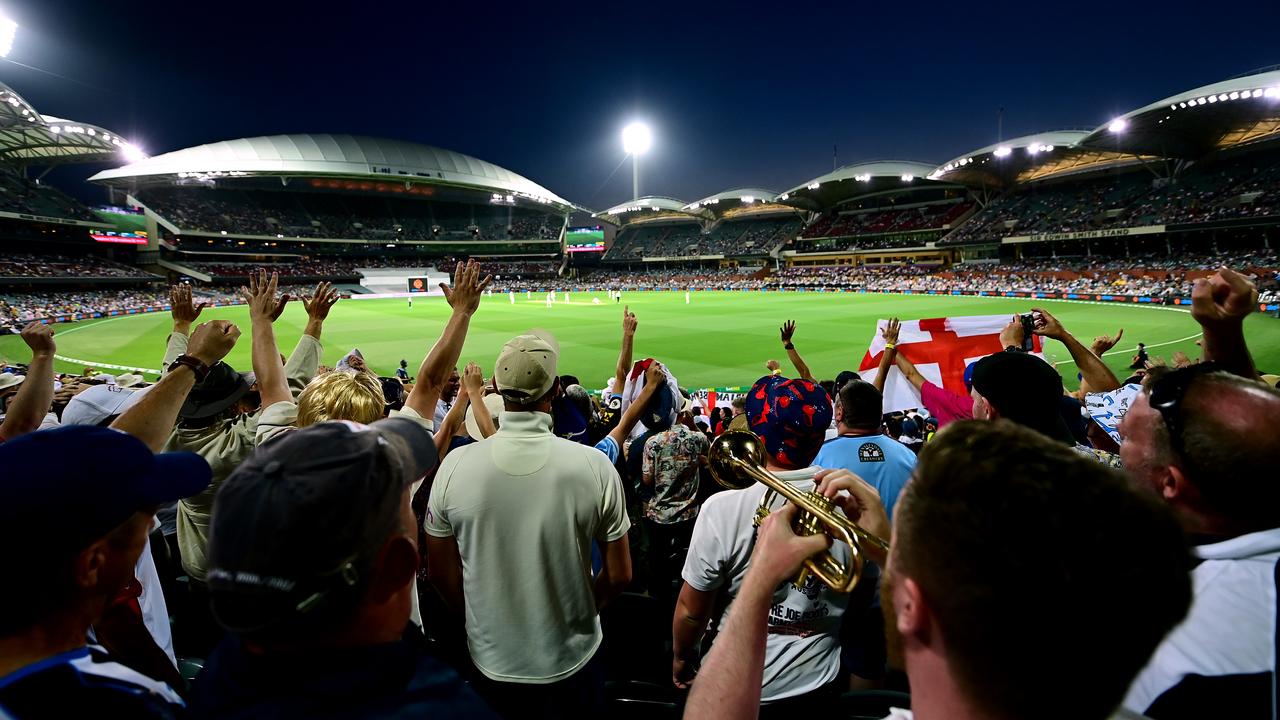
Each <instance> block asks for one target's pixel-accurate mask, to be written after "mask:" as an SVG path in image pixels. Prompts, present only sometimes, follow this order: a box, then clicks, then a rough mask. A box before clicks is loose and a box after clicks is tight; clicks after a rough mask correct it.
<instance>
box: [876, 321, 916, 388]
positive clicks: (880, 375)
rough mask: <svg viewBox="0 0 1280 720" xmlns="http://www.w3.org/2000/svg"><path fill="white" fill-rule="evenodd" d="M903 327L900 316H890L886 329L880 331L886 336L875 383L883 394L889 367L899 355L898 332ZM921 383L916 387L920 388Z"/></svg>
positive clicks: (881, 334) (883, 336) (882, 335)
mask: <svg viewBox="0 0 1280 720" xmlns="http://www.w3.org/2000/svg"><path fill="white" fill-rule="evenodd" d="M901 329H902V323H901V322H899V321H898V318H889V322H887V323H885V326H884V329H882V330H881V331H880V337H882V338H884V352H882V353H880V368H879V369H878V370H876V381H875V382H874V383H873V384H874V385H875V386H876V390H879V391H880V394H881V395H883V394H884V383H885V381H886V380H887V379H888V377H889V368H890V367H892V366H893V361H894V358H896V357H898V333H899V332H900V331H901ZM912 369H913V370H914V369H915V368H914V367H913V368H912ZM923 384H924V381H923V380H921V382H920V385H923ZM920 385H917V386H916V388H917V389H919V387H920Z"/></svg>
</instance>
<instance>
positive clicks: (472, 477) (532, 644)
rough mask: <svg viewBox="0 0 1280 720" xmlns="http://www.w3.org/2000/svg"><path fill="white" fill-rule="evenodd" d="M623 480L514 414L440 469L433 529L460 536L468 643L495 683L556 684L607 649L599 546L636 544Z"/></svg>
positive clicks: (595, 453)
mask: <svg viewBox="0 0 1280 720" xmlns="http://www.w3.org/2000/svg"><path fill="white" fill-rule="evenodd" d="M630 527H631V522H630V521H629V520H628V519H627V511H626V503H625V500H624V499H623V492H622V481H621V480H620V479H619V478H618V473H617V471H616V470H614V469H613V466H612V465H611V464H610V463H609V460H608V458H606V457H605V456H604V454H603V453H601V452H600V451H599V450H596V449H595V448H593V447H590V446H587V445H582V444H579V443H575V442H572V441H569V440H565V439H564V438H558V437H556V436H555V435H553V434H552V432H551V416H550V415H547V414H546V413H539V412H504V413H502V415H501V416H500V422H499V427H498V432H497V433H496V434H495V435H493V436H491V437H489V438H486V439H485V440H481V441H480V442H477V443H472V444H470V445H465V446H463V447H461V448H457V449H455V450H453V451H451V452H450V453H449V454H448V455H446V456H445V459H444V462H442V463H441V464H440V470H439V472H438V473H437V475H436V479H435V484H434V485H432V487H431V499H430V501H429V502H428V505H427V517H426V522H425V529H426V531H427V533H428V534H430V535H432V536H433V537H441V538H443V537H455V538H457V541H458V552H459V554H460V555H461V557H462V589H463V596H464V598H465V600H466V618H467V619H466V622H467V646H468V648H469V649H470V651H471V660H472V662H474V663H475V665H476V667H477V668H479V670H480V672H482V673H484V674H485V675H486V676H487V677H489V678H491V679H493V680H498V681H502V682H515V683H535V684H545V683H553V682H556V681H558V680H563V679H565V678H567V677H569V676H570V675H572V674H573V673H575V672H577V671H578V670H579V669H581V668H582V666H583V665H585V664H586V663H587V661H588V660H590V659H591V657H592V655H594V654H595V652H596V649H597V648H599V647H600V641H601V639H602V637H603V636H602V635H601V632H600V618H599V616H598V615H597V613H596V605H595V594H594V592H593V590H592V584H593V581H592V577H591V545H592V542H593V541H596V540H598V541H600V542H613V541H615V540H619V539H622V538H624V537H626V534H627V530H628V529H630Z"/></svg>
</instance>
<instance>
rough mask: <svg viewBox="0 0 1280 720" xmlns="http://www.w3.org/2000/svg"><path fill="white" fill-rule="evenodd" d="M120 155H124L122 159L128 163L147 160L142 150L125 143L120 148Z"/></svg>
mask: <svg viewBox="0 0 1280 720" xmlns="http://www.w3.org/2000/svg"><path fill="white" fill-rule="evenodd" d="M120 154H121V155H124V159H125V160H128V161H129V162H138V161H139V160H146V159H147V154H146V153H144V152H142V150H141V149H139V148H138V147H137V146H136V145H132V144H130V143H125V144H124V145H122V146H120Z"/></svg>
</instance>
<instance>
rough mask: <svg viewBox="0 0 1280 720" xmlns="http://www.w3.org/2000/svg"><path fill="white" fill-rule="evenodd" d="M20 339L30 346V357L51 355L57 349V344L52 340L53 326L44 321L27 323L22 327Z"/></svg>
mask: <svg viewBox="0 0 1280 720" xmlns="http://www.w3.org/2000/svg"><path fill="white" fill-rule="evenodd" d="M21 334H22V341H23V342H25V343H26V344H27V347H29V348H31V357H33V358H34V357H36V356H44V357H53V354H54V353H55V352H57V351H58V346H57V344H56V343H54V342H53V326H52V325H45V324H44V323H38V322H33V323H27V325H26V327H24V328H22V333H21Z"/></svg>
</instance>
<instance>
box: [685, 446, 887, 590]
mask: <svg viewBox="0 0 1280 720" xmlns="http://www.w3.org/2000/svg"><path fill="white" fill-rule="evenodd" d="M766 457H767V453H766V451H765V447H764V441H763V440H761V439H760V437H759V436H758V435H756V434H755V433H753V432H750V431H747V430H730V431H728V432H725V433H724V434H722V435H721V436H720V437H718V438H716V439H715V442H713V443H712V444H711V450H710V452H709V453H708V454H707V461H708V465H709V466H710V470H711V477H712V478H714V479H715V481H716V482H717V483H719V484H720V485H722V486H724V487H726V488H729V489H730V490H743V489H746V488H749V487H751V486H752V485H753V484H755V483H757V482H758V483H762V484H764V485H765V486H766V487H768V488H769V490H768V492H766V493H765V495H764V498H763V499H762V500H761V501H760V507H759V508H757V509H756V518H755V525H756V526H757V527H759V526H760V523H761V522H763V521H764V519H765V518H766V517H768V516H769V512H770V509H769V506H770V505H771V504H772V503H773V498H774V496H775V495H781V496H782V497H783V498H785V499H786V500H788V501H789V502H792V503H794V504H795V505H797V506H798V507H799V508H800V512H799V513H797V515H796V520H795V524H794V525H793V526H792V530H794V531H795V533H796V534H797V535H817V534H818V533H824V534H826V535H827V536H828V537H830V538H831V539H832V540H839V541H841V542H843V543H845V544H846V545H848V546H849V552H850V558H849V562H848V563H843V562H841V560H840V559H839V558H837V557H836V556H835V555H833V554H832V553H831V551H830V550H827V551H825V552H823V553H820V554H818V555H814V556H813V557H810V558H808V559H806V560H805V561H804V567H802V568H801V569H800V574H799V575H798V576H797V577H796V579H795V582H794V585H795V587H796V588H797V589H799V588H801V587H802V586H803V585H804V583H805V581H806V580H807V579H808V576H809V574H810V573H812V574H813V575H815V576H817V578H818V579H819V580H821V581H822V582H823V583H824V584H826V585H827V587H829V588H831V589H832V590H834V591H836V592H839V593H847V592H849V591H851V590H853V588H854V586H856V585H857V584H858V580H859V578H861V577H862V568H863V565H864V564H865V562H866V560H865V553H864V552H863V550H862V543H872V544H875V545H877V546H879V547H880V548H882V549H888V545H887V544H886V543H885V542H884V541H883V540H881V539H880V538H878V537H876V536H875V535H872V534H871V533H869V532H867V531H866V530H863V529H862V528H860V527H858V525H857V524H855V523H854V522H853V521H852V520H850V519H849V518H847V517H845V516H844V515H843V514H842V513H841V512H839V511H838V510H836V508H835V506H834V505H833V504H832V502H831V500H830V499H828V498H826V497H823V496H822V495H820V494H818V493H817V492H815V491H812V490H811V491H808V492H805V491H802V490H797V489H796V488H794V487H792V486H791V485H790V484H788V483H787V482H786V481H785V480H783V479H781V478H779V477H778V476H777V475H774V474H773V473H771V472H769V471H768V470H766V469H765V467H766Z"/></svg>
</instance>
